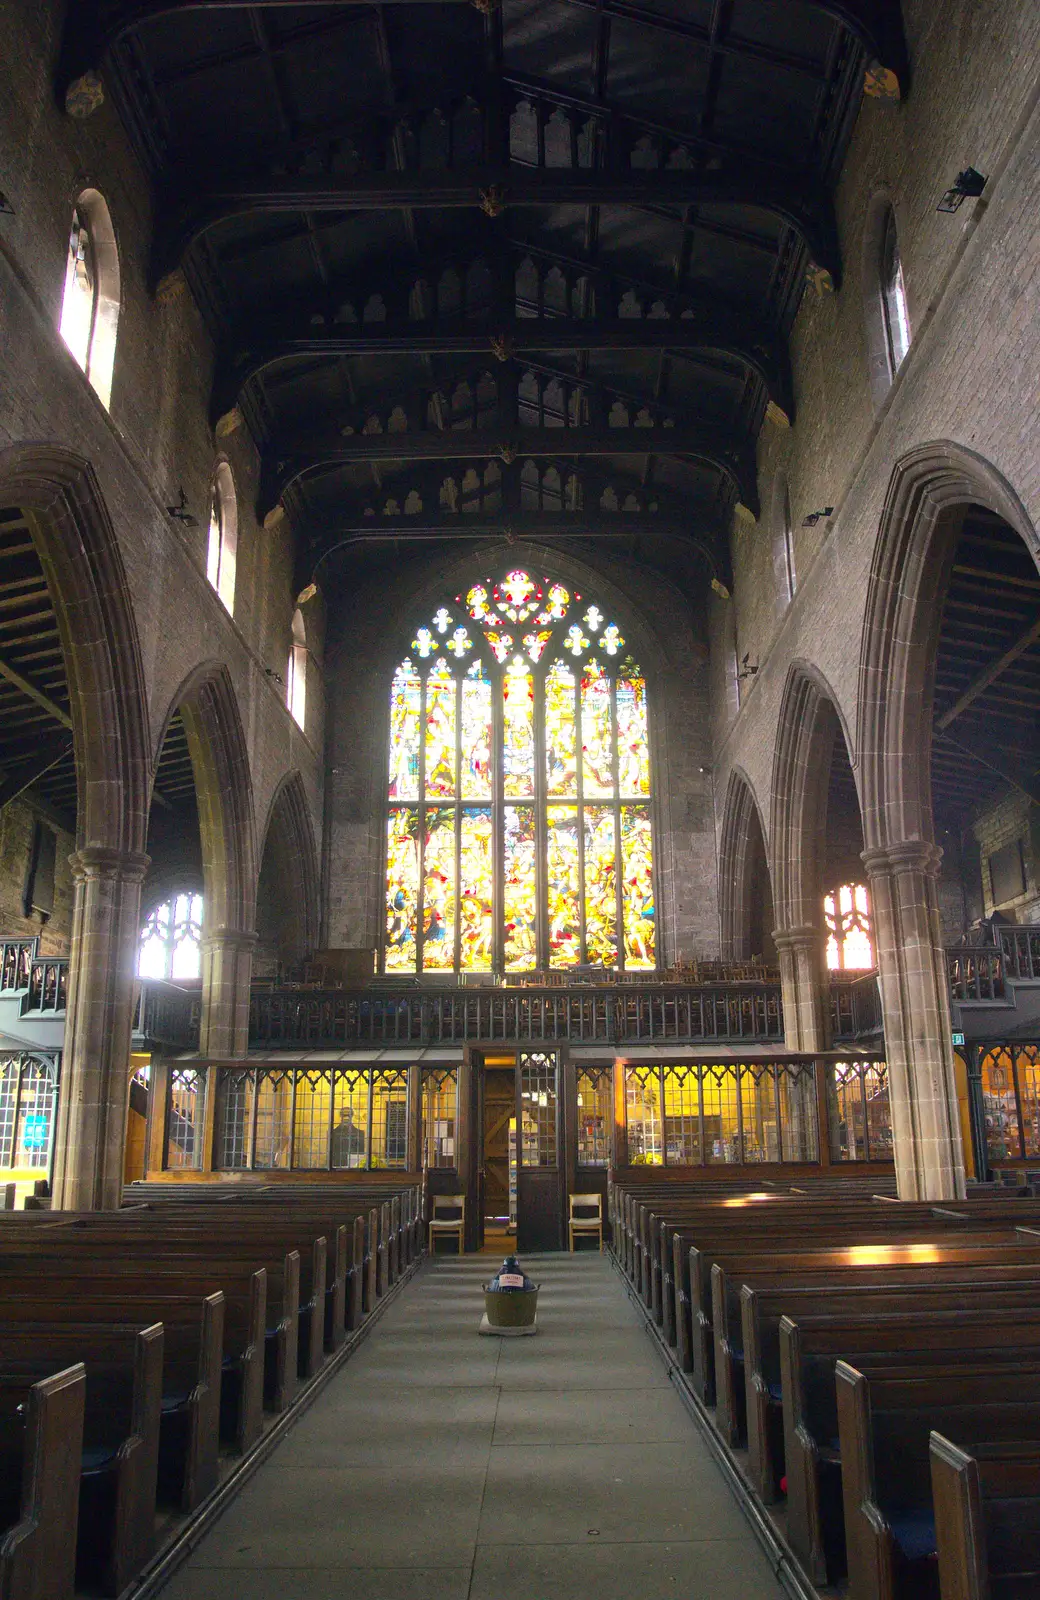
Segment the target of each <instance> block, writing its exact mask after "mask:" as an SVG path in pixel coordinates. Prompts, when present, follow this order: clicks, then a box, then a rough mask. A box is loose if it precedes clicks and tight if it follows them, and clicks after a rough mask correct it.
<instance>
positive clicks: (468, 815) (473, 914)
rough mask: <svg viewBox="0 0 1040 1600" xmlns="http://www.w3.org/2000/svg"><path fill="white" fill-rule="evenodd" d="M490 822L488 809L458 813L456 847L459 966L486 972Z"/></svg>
mask: <svg viewBox="0 0 1040 1600" xmlns="http://www.w3.org/2000/svg"><path fill="white" fill-rule="evenodd" d="M494 838H495V830H494V822H493V820H492V814H491V808H490V806H484V807H482V808H481V809H480V810H467V811H464V812H463V813H462V838H461V841H460V848H459V867H460V871H459V896H460V898H459V940H460V952H459V956H460V960H459V965H460V966H461V968H462V971H463V972H486V971H487V970H488V969H489V967H490V966H491V962H492V957H493V955H494V942H495V857H494Z"/></svg>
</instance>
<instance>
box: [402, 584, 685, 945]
mask: <svg viewBox="0 0 1040 1600" xmlns="http://www.w3.org/2000/svg"><path fill="white" fill-rule="evenodd" d="M387 801H388V806H387V855H386V897H387V898H386V924H385V930H384V936H383V951H382V964H383V970H384V971H386V972H428V973H429V972H434V973H435V972H440V973H452V972H454V973H461V972H481V971H498V972H507V973H510V972H528V971H536V970H540V971H545V970H548V969H550V968H555V969H567V968H574V967H577V966H582V965H592V966H604V967H608V968H613V967H618V968H623V969H626V970H629V971H631V970H643V971H645V970H648V969H652V968H653V967H654V966H655V964H656V944H655V916H654V866H653V860H654V845H653V822H652V793H651V762H650V747H649V726H648V715H647V695H646V683H645V680H644V677H643V674H642V672H641V671H640V668H639V666H638V665H637V664H636V662H635V661H634V660H633V659H632V656H631V655H630V653H629V651H628V648H627V646H626V641H625V637H624V634H623V632H622V629H621V628H620V627H619V625H618V623H617V622H615V621H613V620H612V619H611V618H610V616H609V614H608V613H607V612H606V611H605V610H603V609H601V608H600V607H599V606H598V605H596V604H595V602H593V601H590V600H589V599H588V597H585V596H582V595H580V594H578V593H575V592H574V591H572V590H571V589H569V588H567V587H566V586H565V585H564V584H562V583H559V582H555V581H553V580H552V579H549V578H544V577H538V576H535V575H533V574H531V573H529V572H527V571H524V570H522V569H515V570H513V571H510V572H507V573H504V574H502V575H501V576H500V577H499V578H498V579H497V580H495V581H493V580H491V579H488V578H481V579H479V580H478V581H476V582H474V583H473V584H472V585H471V586H470V587H469V588H468V589H467V590H464V591H463V592H462V593H461V594H458V595H455V596H453V597H451V596H448V597H445V598H444V600H442V601H441V602H440V603H439V604H436V605H435V606H433V607H431V614H430V615H429V616H428V617H426V618H424V620H423V621H422V623H421V624H420V626H419V627H417V628H416V629H415V630H414V632H413V634H412V637H411V650H410V653H409V655H408V656H407V657H406V659H405V660H403V661H402V662H401V664H400V666H399V667H398V668H397V671H396V672H395V674H394V678H393V684H392V688H391V695H390V751H389V774H388V785H387Z"/></svg>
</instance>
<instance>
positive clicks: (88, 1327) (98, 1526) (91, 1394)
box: [0, 1318, 163, 1596]
mask: <svg viewBox="0 0 1040 1600" xmlns="http://www.w3.org/2000/svg"><path fill="white" fill-rule="evenodd" d="M0 1351H2V1357H0V1359H2V1362H3V1367H4V1371H5V1372H6V1373H7V1374H8V1375H11V1376H14V1375H18V1376H24V1377H25V1378H26V1380H27V1381H29V1382H31V1381H32V1380H33V1378H34V1377H41V1376H47V1375H49V1374H51V1373H53V1372H54V1371H55V1370H56V1369H62V1368H64V1367H66V1366H67V1364H68V1363H69V1361H70V1358H72V1357H73V1356H78V1358H79V1360H80V1361H82V1362H83V1364H84V1366H85V1369H86V1404H85V1413H84V1422H83V1452H82V1466H81V1474H80V1481H79V1522H78V1536H77V1544H76V1587H77V1588H78V1589H88V1590H91V1591H97V1590H100V1592H101V1593H102V1594H105V1595H111V1596H117V1595H119V1594H121V1593H122V1591H123V1590H124V1589H125V1588H126V1586H127V1584H128V1583H129V1582H130V1581H131V1579H132V1578H134V1577H136V1575H137V1573H138V1572H139V1571H140V1569H141V1567H143V1566H144V1564H145V1562H146V1561H147V1560H148V1558H149V1556H150V1555H151V1553H152V1547H153V1544H154V1534H155V1506H156V1489H157V1480H158V1471H159V1422H160V1411H161V1406H162V1395H163V1328H162V1324H161V1323H155V1324H153V1325H152V1326H151V1327H150V1328H134V1327H119V1326H103V1325H98V1324H84V1323H65V1324H60V1325H55V1324H51V1323H36V1324H33V1323H21V1324H16V1323H11V1322H7V1321H4V1320H2V1318H0Z"/></svg>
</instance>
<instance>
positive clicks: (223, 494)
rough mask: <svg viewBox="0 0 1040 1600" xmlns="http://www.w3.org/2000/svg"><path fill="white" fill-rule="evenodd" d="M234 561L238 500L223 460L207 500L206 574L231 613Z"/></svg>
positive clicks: (236, 546)
mask: <svg viewBox="0 0 1040 1600" xmlns="http://www.w3.org/2000/svg"><path fill="white" fill-rule="evenodd" d="M237 562H238V502H237V500H236V498H235V480H234V478H233V477H232V476H231V468H230V467H229V466H228V464H227V462H226V461H222V462H221V463H220V465H219V466H218V467H217V470H216V474H215V475H214V478H213V489H212V491H211V494H210V502H209V544H208V548H207V550H206V576H207V578H208V579H209V581H210V583H211V584H212V585H213V587H214V589H216V591H217V593H218V594H219V596H220V598H221V600H222V601H223V602H224V605H225V607H226V608H227V610H228V611H229V612H230V613H231V615H232V616H233V615H234V612H235V568H236V565H237Z"/></svg>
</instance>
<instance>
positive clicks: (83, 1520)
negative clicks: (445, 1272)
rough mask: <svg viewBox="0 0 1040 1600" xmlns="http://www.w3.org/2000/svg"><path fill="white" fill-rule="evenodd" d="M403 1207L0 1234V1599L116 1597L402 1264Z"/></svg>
mask: <svg viewBox="0 0 1040 1600" xmlns="http://www.w3.org/2000/svg"><path fill="white" fill-rule="evenodd" d="M423 1243H424V1233H423V1220H422V1215H421V1199H420V1193H419V1191H418V1189H416V1188H413V1187H407V1186H405V1185H403V1184H402V1183H401V1180H400V1178H399V1177H395V1178H391V1179H388V1180H380V1179H378V1178H373V1180H372V1181H371V1182H365V1183H358V1184H353V1183H351V1184H349V1185H346V1184H331V1183H330V1184H328V1185H324V1184H320V1183H313V1184H311V1183H307V1184H298V1185H297V1184H292V1185H291V1184H285V1183H283V1184H280V1185H279V1186H278V1187H277V1188H275V1187H273V1186H272V1187H257V1188H255V1189H251V1188H246V1187H245V1186H244V1185H242V1184H228V1185H221V1184H194V1185H189V1184H153V1185H149V1184H135V1185H133V1186H132V1187H131V1188H130V1189H128V1190H127V1191H126V1193H125V1196H124V1204H123V1208H122V1209H121V1210H120V1211H118V1212H84V1213H77V1212H61V1211H28V1212H11V1211H5V1212H3V1213H2V1214H0V1595H2V1596H3V1597H4V1600H66V1597H68V1596H71V1595H72V1594H73V1593H74V1592H77V1593H92V1594H101V1595H107V1596H116V1595H119V1594H120V1593H122V1591H123V1590H124V1589H125V1588H126V1587H127V1585H128V1584H129V1583H130V1582H131V1581H132V1580H133V1579H134V1578H135V1577H136V1576H137V1575H138V1574H139V1573H140V1572H141V1571H142V1569H143V1568H144V1567H145V1566H146V1564H147V1563H148V1562H149V1561H150V1560H151V1559H152V1557H153V1555H154V1554H155V1552H156V1550H157V1548H158V1546H159V1544H160V1543H161V1542H163V1540H164V1538H165V1536H166V1535H168V1534H171V1533H173V1532H175V1531H176V1530H177V1529H178V1528H179V1527H180V1526H182V1525H183V1522H182V1519H183V1518H184V1517H185V1516H186V1515H188V1516H190V1515H191V1514H193V1513H195V1512H196V1511H197V1510H198V1508H199V1507H200V1506H201V1505H202V1503H203V1502H204V1501H205V1500H206V1498H207V1497H208V1496H209V1495H210V1494H212V1492H213V1491H214V1490H215V1489H216V1488H217V1487H218V1484H219V1482H220V1481H221V1479H222V1477H223V1476H224V1474H225V1471H226V1469H227V1468H229V1467H231V1466H233V1465H234V1463H235V1458H240V1457H242V1456H244V1455H245V1454H246V1453H248V1452H249V1451H250V1450H252V1449H253V1448H254V1447H255V1446H256V1445H257V1443H258V1442H259V1440H260V1439H261V1437H262V1435H263V1433H264V1431H265V1428H266V1427H269V1426H270V1425H271V1422H272V1421H273V1419H274V1418H275V1417H276V1416H277V1415H278V1414H280V1413H283V1412H284V1411H285V1410H286V1408H287V1407H289V1406H290V1405H291V1404H292V1403H293V1402H294V1400H295V1399H296V1398H297V1396H298V1394H299V1392H300V1390H301V1388H302V1387H304V1386H306V1385H307V1384H309V1383H310V1382H311V1381H313V1380H314V1378H315V1377H316V1376H317V1374H318V1372H319V1371H320V1370H321V1368H322V1366H323V1364H324V1363H325V1361H326V1359H327V1358H328V1357H329V1356H330V1355H332V1354H333V1353H335V1352H336V1351H337V1350H338V1349H339V1348H340V1347H341V1346H342V1345H343V1344H344V1342H345V1341H346V1340H347V1338H348V1336H349V1335H350V1333H351V1332H353V1331H354V1330H356V1329H357V1328H359V1327H360V1326H361V1324H362V1322H363V1319H364V1318H365V1317H366V1316H367V1315H368V1314H369V1313H370V1312H371V1311H372V1310H373V1308H374V1307H375V1305H376V1303H377V1301H378V1299H379V1298H380V1296H381V1295H383V1294H384V1293H385V1292H386V1290H387V1289H388V1288H389V1287H390V1286H391V1285H392V1284H393V1283H394V1282H395V1281H396V1280H397V1278H398V1277H399V1276H400V1275H401V1274H402V1273H403V1272H404V1271H405V1270H406V1269H407V1268H408V1267H409V1265H410V1264H411V1263H412V1261H413V1260H415V1259H417V1257H418V1255H419V1254H420V1253H421V1251H422V1249H423Z"/></svg>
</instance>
